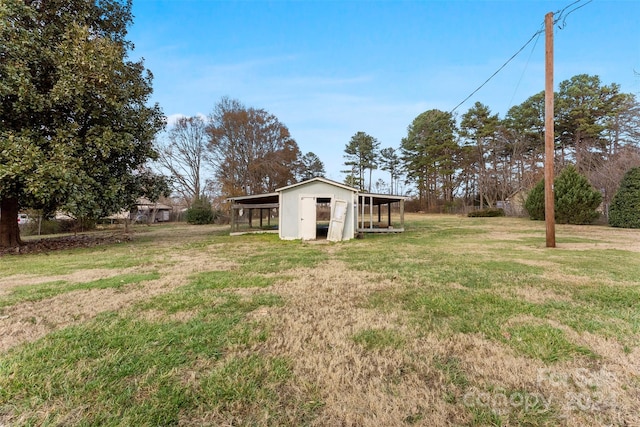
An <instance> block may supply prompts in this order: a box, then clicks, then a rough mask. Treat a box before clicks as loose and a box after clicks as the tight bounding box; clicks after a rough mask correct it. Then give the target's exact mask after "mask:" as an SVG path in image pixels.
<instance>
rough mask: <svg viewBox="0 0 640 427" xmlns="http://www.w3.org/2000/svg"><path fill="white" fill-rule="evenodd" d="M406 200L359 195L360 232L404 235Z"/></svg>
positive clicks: (382, 195)
mask: <svg viewBox="0 0 640 427" xmlns="http://www.w3.org/2000/svg"><path fill="white" fill-rule="evenodd" d="M405 199H406V197H404V196H393V195H386V194H368V193H359V194H358V232H359V233H402V232H403V231H404V201H405ZM394 215H395V216H394Z"/></svg>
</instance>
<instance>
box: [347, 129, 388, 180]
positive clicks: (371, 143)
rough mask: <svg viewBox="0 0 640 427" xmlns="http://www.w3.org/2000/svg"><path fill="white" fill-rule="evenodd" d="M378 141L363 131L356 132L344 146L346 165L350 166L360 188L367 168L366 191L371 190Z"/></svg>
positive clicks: (376, 163) (376, 165) (376, 160)
mask: <svg viewBox="0 0 640 427" xmlns="http://www.w3.org/2000/svg"><path fill="white" fill-rule="evenodd" d="M379 147H380V142H378V140H377V139H376V138H374V137H373V136H371V135H369V134H367V133H365V132H356V133H355V135H353V136H352V137H351V139H350V140H349V142H348V143H347V145H346V146H345V148H344V153H345V154H344V157H345V159H346V162H345V163H344V164H345V165H346V166H351V167H352V170H353V172H355V173H352V175H354V176H356V173H357V181H358V187H359V188H360V190H364V189H365V180H364V172H365V171H366V170H367V169H368V170H369V184H368V191H369V192H371V175H372V173H373V170H374V169H376V168H377V167H378V149H379Z"/></svg>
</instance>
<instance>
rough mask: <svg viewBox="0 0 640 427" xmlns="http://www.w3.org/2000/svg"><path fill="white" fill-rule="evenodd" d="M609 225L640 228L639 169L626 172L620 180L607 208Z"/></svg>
mask: <svg viewBox="0 0 640 427" xmlns="http://www.w3.org/2000/svg"><path fill="white" fill-rule="evenodd" d="M609 225H611V226H613V227H624V228H640V167H638V168H632V169H630V170H628V171H627V173H626V174H625V175H624V177H623V178H622V181H621V182H620V188H618V191H617V192H616V194H615V196H613V200H612V202H611V207H610V208H609Z"/></svg>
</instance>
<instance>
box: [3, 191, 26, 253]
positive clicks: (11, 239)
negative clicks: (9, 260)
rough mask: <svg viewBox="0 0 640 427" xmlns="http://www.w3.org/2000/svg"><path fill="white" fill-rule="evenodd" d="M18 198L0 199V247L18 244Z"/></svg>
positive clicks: (19, 241)
mask: <svg viewBox="0 0 640 427" xmlns="http://www.w3.org/2000/svg"><path fill="white" fill-rule="evenodd" d="M18 213H19V210H18V199H16V198H13V197H12V198H8V199H2V200H0V247H2V248H13V247H16V246H20V245H21V244H22V240H20V227H18Z"/></svg>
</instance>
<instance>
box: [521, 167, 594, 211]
mask: <svg viewBox="0 0 640 427" xmlns="http://www.w3.org/2000/svg"><path fill="white" fill-rule="evenodd" d="M553 185H554V197H553V199H554V205H555V219H556V221H558V222H559V223H565V224H590V223H592V222H593V221H594V220H595V219H596V218H598V215H599V214H598V212H597V211H596V209H597V207H598V206H599V205H600V202H601V201H602V195H601V194H600V193H599V192H598V191H597V190H596V189H594V188H593V186H591V184H590V183H589V181H588V180H587V178H586V177H585V176H583V175H581V174H579V173H578V171H577V170H576V168H575V167H573V166H571V165H569V166H567V167H566V168H564V170H563V171H562V172H561V173H560V175H558V176H557V177H556V179H555V180H554V181H553ZM524 207H525V209H526V210H527V212H528V213H529V217H530V218H531V219H533V220H543V219H544V209H545V206H544V179H543V180H541V181H540V182H538V183H537V184H536V186H535V187H533V189H532V190H531V191H530V192H529V196H528V197H527V200H526V202H525V205H524Z"/></svg>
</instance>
